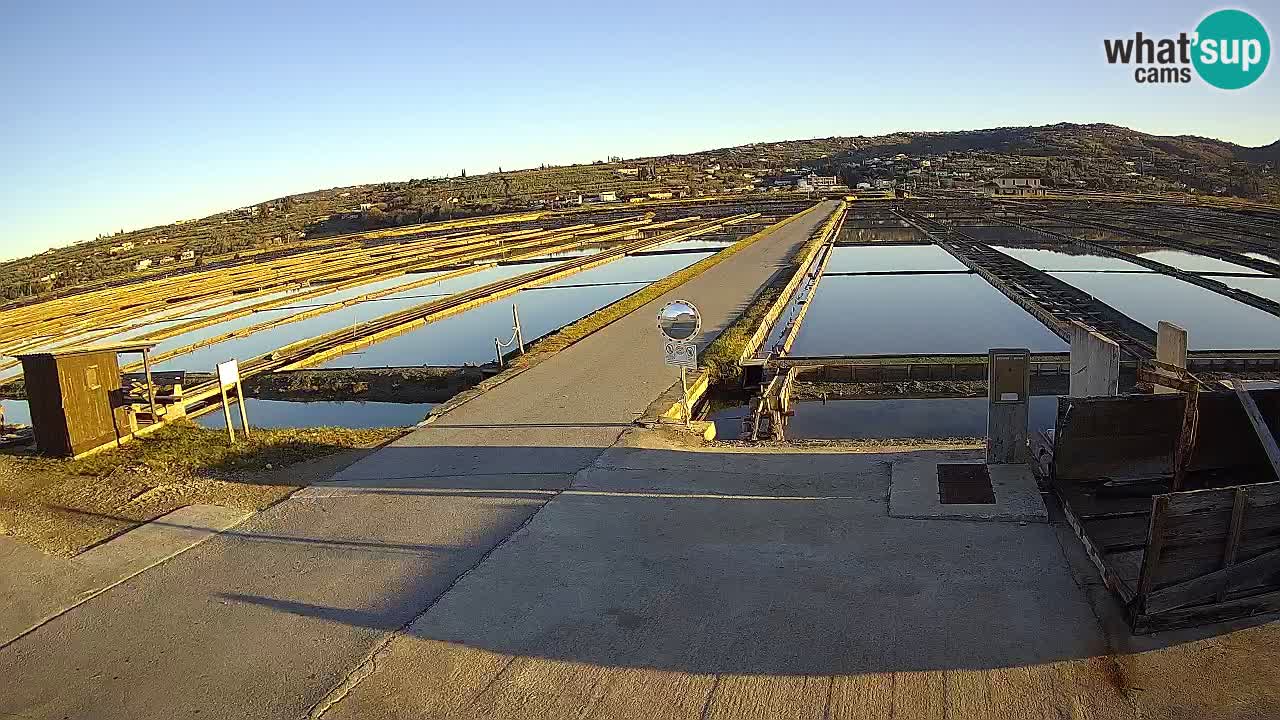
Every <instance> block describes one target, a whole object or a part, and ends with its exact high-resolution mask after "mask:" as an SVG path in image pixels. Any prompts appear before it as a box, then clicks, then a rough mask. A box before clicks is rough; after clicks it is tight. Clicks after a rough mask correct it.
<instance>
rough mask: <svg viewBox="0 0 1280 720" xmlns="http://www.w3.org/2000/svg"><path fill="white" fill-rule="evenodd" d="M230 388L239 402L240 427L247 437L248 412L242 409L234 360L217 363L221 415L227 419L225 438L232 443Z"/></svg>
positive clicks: (234, 440) (238, 379) (238, 377)
mask: <svg viewBox="0 0 1280 720" xmlns="http://www.w3.org/2000/svg"><path fill="white" fill-rule="evenodd" d="M232 388H235V391H236V399H237V400H239V402H240V427H241V428H243V429H244V436H245V437H249V413H248V412H247V411H246V410H245V409H244V389H243V388H242V387H240V364H239V363H238V362H236V361H235V360H228V361H226V362H222V363H218V390H219V392H221V393H222V417H223V418H224V419H225V420H226V421H227V438H228V439H229V440H230V441H231V444H233V445H234V444H235V442H236V431H235V428H233V427H231V406H230V404H229V402H228V400H227V391H228V390H230V389H232Z"/></svg>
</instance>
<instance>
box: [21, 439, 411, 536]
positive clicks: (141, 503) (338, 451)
mask: <svg viewBox="0 0 1280 720" xmlns="http://www.w3.org/2000/svg"><path fill="white" fill-rule="evenodd" d="M402 432H403V430H402V429H400V428H378V429H372V430H348V429H343V428H306V429H298V430H293V429H279V430H268V429H259V430H254V431H253V436H252V438H250V439H248V440H244V439H242V438H238V439H239V440H240V441H239V442H237V443H236V445H234V446H229V445H228V444H227V437H226V433H225V432H224V431H219V430H212V429H208V428H204V427H200V426H199V425H196V424H195V423H193V422H191V421H179V422H176V423H173V424H172V425H169V426H167V427H164V428H162V429H160V430H158V431H156V432H155V433H154V434H152V435H148V436H146V437H144V438H141V439H139V440H135V441H133V442H131V443H129V444H127V445H125V446H124V447H122V448H118V449H114V450H108V451H104V452H101V453H98V454H96V455H91V456H89V457H87V458H83V459H81V460H59V459H55V458H46V457H41V456H38V455H33V454H30V453H29V452H28V453H7V454H0V533H3V534H5V535H11V536H13V537H16V538H19V539H21V540H23V541H24V542H27V543H29V544H31V545H34V546H36V547H38V548H40V549H42V550H44V551H46V552H51V553H56V554H60V555H74V554H75V553H77V552H79V551H81V550H83V549H85V548H86V547H89V546H91V545H94V544H96V543H99V542H101V541H103V540H106V539H108V538H110V537H112V536H114V535H117V534H119V533H121V532H124V531H126V530H129V529H130V528H132V527H134V526H135V525H137V524H139V523H141V522H145V521H147V520H150V519H152V518H155V517H158V516H160V515H163V514H165V513H167V512H170V511H172V510H175V509H177V508H179V507H182V506H184V505H193V504H211V505H221V506H224V507H231V508H237V509H241V510H249V511H253V510H261V509H263V508H266V507H269V506H271V505H273V504H274V503H276V502H279V501H280V500H281V499H283V498H285V497H287V496H288V495H289V494H290V493H292V492H293V491H294V490H296V489H297V488H298V487H300V486H303V485H307V484H310V483H312V482H315V481H317V480H322V479H324V478H326V477H328V476H329V475H330V474H332V473H333V472H335V471H337V470H338V469H340V468H341V467H343V466H345V465H346V464H348V463H350V462H352V461H354V460H356V459H358V457H359V455H360V454H361V453H362V452H364V449H365V448H369V447H371V446H373V445H376V444H379V443H381V442H384V441H386V440H389V439H391V438H394V437H396V436H398V435H399V434H400V433H402Z"/></svg>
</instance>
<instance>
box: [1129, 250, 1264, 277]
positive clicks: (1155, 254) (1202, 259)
mask: <svg viewBox="0 0 1280 720" xmlns="http://www.w3.org/2000/svg"><path fill="white" fill-rule="evenodd" d="M1138 254H1139V255H1141V256H1142V257H1144V258H1147V259H1148V260H1155V261H1156V262H1162V263H1164V264H1165V265H1170V266H1172V267H1175V268H1177V269H1179V270H1185V271H1187V272H1197V273H1200V272H1231V273H1244V274H1246V275H1264V274H1265V273H1263V272H1262V271H1261V270H1254V269H1253V268H1247V267H1245V266H1243V265H1236V264H1235V263H1230V262H1227V261H1226V260H1219V259H1218V258H1215V257H1209V256H1207V255H1197V254H1195V253H1189V252H1184V251H1182V250H1150V251H1147V252H1141V253H1138Z"/></svg>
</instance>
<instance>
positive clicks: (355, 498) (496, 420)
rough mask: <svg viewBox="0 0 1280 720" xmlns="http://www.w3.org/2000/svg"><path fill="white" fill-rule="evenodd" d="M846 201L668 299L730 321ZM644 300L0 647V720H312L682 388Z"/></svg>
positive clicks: (812, 214) (825, 207)
mask: <svg viewBox="0 0 1280 720" xmlns="http://www.w3.org/2000/svg"><path fill="white" fill-rule="evenodd" d="M836 207H837V204H836V203H834V202H829V203H823V204H821V205H820V206H818V207H817V208H815V209H813V210H810V211H808V212H807V214H805V215H803V216H802V217H800V218H798V219H796V220H794V221H793V222H790V223H788V224H786V225H785V226H783V227H781V228H779V229H777V230H776V231H774V232H773V233H771V234H770V235H769V236H767V237H765V238H762V239H760V240H759V241H758V242H756V243H754V244H752V245H751V246H750V247H746V248H744V249H743V250H742V251H741V252H739V253H737V254H735V255H733V256H732V257H729V258H727V259H726V260H725V261H724V262H722V263H720V264H718V265H716V266H714V267H712V268H710V269H709V270H707V271H706V272H705V273H703V274H702V275H699V276H698V277H696V278H694V279H692V280H690V281H689V282H687V283H685V284H684V285H682V286H680V287H679V288H678V289H677V290H675V291H673V292H672V293H670V296H671V297H674V296H677V295H678V296H680V297H681V298H684V299H687V300H691V301H693V302H694V303H695V304H697V305H698V307H699V308H700V309H701V311H702V314H703V328H704V333H705V337H706V339H708V340H709V339H710V338H711V337H714V335H715V334H716V333H717V332H718V331H719V330H720V329H722V328H723V327H724V326H726V325H727V324H728V323H730V322H731V321H732V320H733V319H734V318H735V317H737V315H738V314H739V312H741V310H742V309H744V308H745V307H746V305H747V304H748V303H749V302H750V300H751V299H752V298H753V297H754V296H755V294H756V293H757V291H758V290H759V289H760V287H761V286H762V285H763V284H764V283H765V282H767V281H768V279H769V278H770V276H771V275H772V274H773V273H774V272H775V271H776V270H777V269H778V268H779V267H781V266H783V265H785V264H786V261H787V259H788V258H789V257H790V256H791V255H792V254H793V253H794V252H795V251H796V250H797V249H798V248H799V247H800V246H801V245H803V244H804V242H805V241H806V240H807V239H808V238H809V235H810V233H811V232H812V231H813V230H814V229H815V228H816V227H817V226H818V225H819V224H821V223H822V222H823V221H824V220H825V219H826V218H827V216H828V215H829V214H830V213H831V212H832V211H833V210H834V209H835V208H836ZM668 299H669V298H662V299H659V300H655V301H654V302H652V303H650V304H649V305H646V306H644V307H642V308H640V309H638V310H636V311H635V312H633V313H631V314H630V315H628V316H626V317H624V318H623V319H621V320H619V321H617V322H615V323H613V324H612V325H609V326H608V327H606V328H604V329H603V330H601V331H599V332H597V333H595V334H593V335H591V336H589V337H587V338H586V339H584V340H583V341H581V342H579V343H577V344H576V345H573V346H571V347H570V348H568V349H566V350H564V351H563V352H561V353H559V354H557V355H555V356H553V357H551V358H549V359H547V360H545V361H544V362H542V363H540V364H538V365H536V366H534V367H532V368H530V369H528V370H526V371H524V372H523V373H521V374H520V375H518V376H517V377H515V378H513V379H512V380H510V381H509V382H506V383H504V384H502V385H499V386H497V387H495V388H493V389H492V390H490V391H489V392H487V393H485V394H483V395H480V396H479V397H477V398H475V399H473V400H471V401H470V402H468V403H466V404H464V405H461V406H460V407H457V408H456V409H454V410H453V411H451V412H449V413H447V414H445V415H443V416H441V417H440V418H439V419H438V420H437V421H436V422H435V423H434V424H433V425H430V426H427V427H424V428H421V429H418V430H416V431H414V432H412V433H410V434H409V435H407V436H406V437H404V438H402V439H401V440H399V441H397V442H395V443H393V444H392V445H390V446H388V447H386V448H383V449H382V450H380V451H379V452H376V453H374V454H373V455H371V456H369V457H367V458H366V459H365V460H363V461H361V462H360V463H357V464H356V465H354V466H352V467H350V468H348V469H347V470H346V471H344V472H343V473H342V474H340V475H339V476H338V478H336V480H337V481H338V482H336V483H334V484H332V485H330V486H328V487H317V488H312V489H310V490H307V491H304V492H302V493H299V494H298V495H295V496H294V497H293V498H292V499H290V500H289V501H286V502H284V503H282V504H280V505H277V506H276V507H274V508H272V509H271V510H269V511H266V512H264V513H261V514H259V515H258V516H255V517H254V518H252V519H250V520H249V521H247V522H246V523H244V524H242V525H240V526H238V527H236V528H235V529H233V530H231V531H229V532H227V533H225V534H222V535H220V536H218V537H216V538H215V539H213V540H210V541H209V542H206V543H204V544H202V545H200V546H198V547H196V548H194V549H193V550H190V551H188V552H186V553H184V554H182V555H180V556H178V557H177V558H174V559H173V560H170V561H169V562H166V563H164V564H163V565H160V566H158V567H156V568H154V569H152V570H149V571H147V572H145V573H143V574H141V575H138V576H136V577H134V578H132V579H130V580H129V581H127V582H125V583H123V584H121V585H118V586H116V587H114V588H112V589H111V590H109V591H107V592H104V593H102V594H101V595H98V596H97V597H94V598H93V599H92V600H90V601H88V602H85V603H84V604H82V605H80V606H78V607H76V608H75V609H73V610H71V611H69V612H67V613H65V614H63V615H61V616H59V617H57V618H55V619H54V620H52V621H50V622H49V623H47V624H45V625H43V626H41V627H40V628H38V629H37V630H35V631H33V632H31V633H29V634H27V635H25V636H23V637H22V638H20V639H18V640H16V641H14V642H12V643H10V644H8V645H6V646H4V647H2V648H0V676H3V677H6V678H8V679H9V682H8V683H6V685H7V687H6V690H5V692H4V693H0V716H5V715H6V714H12V715H17V716H21V717H26V716H31V717H93V718H102V719H107V718H135V717H165V718H185V717H238V718H279V717H302V716H305V715H306V714H307V713H308V712H310V711H311V710H312V708H313V707H315V706H316V704H317V703H321V702H323V701H324V699H325V698H326V697H328V696H330V695H331V694H332V693H333V691H334V690H335V688H341V687H342V686H343V684H344V683H351V682H354V681H355V680H358V678H359V672H360V670H359V669H360V668H367V669H369V670H372V668H373V664H371V663H370V662H368V659H369V656H370V653H371V652H374V651H376V650H377V649H378V648H379V647H382V646H383V645H384V644H385V643H386V641H387V640H388V638H390V637H392V636H393V635H394V634H395V633H396V632H397V631H399V630H401V629H402V628H405V627H406V626H407V625H408V624H409V623H411V622H413V621H414V619H415V618H417V617H419V616H420V615H421V614H422V613H423V612H424V611H425V610H427V609H428V608H430V607H431V606H432V605H433V604H434V603H436V602H437V601H438V599H439V598H440V597H441V596H442V595H443V594H444V593H445V592H446V591H447V590H448V589H449V588H450V587H451V586H452V585H453V584H454V583H455V582H456V581H457V580H458V578H459V577H461V576H462V575H463V574H465V573H466V572H467V571H468V570H470V569H472V568H475V567H477V566H478V565H480V564H481V563H482V562H483V561H484V559H485V558H486V557H488V555H489V554H490V553H491V552H492V551H493V550H494V548H496V547H498V546H499V545H500V544H502V543H503V542H504V541H506V540H507V539H508V538H510V537H511V535H512V534H513V533H515V532H516V531H517V530H519V529H520V528H521V527H523V526H525V525H526V524H527V523H529V522H530V520H531V518H532V517H533V515H534V514H535V513H537V512H538V510H539V509H540V508H542V507H543V506H544V505H545V504H546V502H547V501H548V500H549V499H550V498H552V497H554V496H555V495H556V493H558V492H559V491H560V490H562V489H564V488H566V487H568V485H569V484H570V483H571V482H572V481H573V479H574V477H575V475H576V474H578V473H579V472H580V471H582V470H584V469H585V468H587V467H588V466H589V465H591V464H592V463H593V462H595V461H596V460H597V459H598V458H599V457H600V456H601V455H602V454H603V453H604V452H605V451H606V450H607V449H608V448H609V447H610V446H612V445H613V444H614V443H615V442H616V441H617V440H618V438H619V437H620V436H621V434H622V433H623V431H624V430H625V429H626V428H627V427H629V426H630V425H631V423H632V422H633V421H634V420H635V419H636V418H637V417H639V416H640V415H641V413H643V411H644V410H645V408H646V407H647V406H648V405H649V404H650V403H652V402H653V401H654V400H655V399H656V398H657V397H658V396H659V395H661V394H662V393H663V392H664V391H666V390H667V389H668V388H669V387H670V386H671V385H672V384H673V383H674V382H676V381H677V378H678V375H677V373H676V372H675V371H674V370H672V369H670V368H667V367H665V366H663V365H662V362H661V355H660V346H659V344H658V336H657V332H656V329H655V325H654V323H655V316H656V313H657V310H658V308H659V307H660V306H661V305H662V303H664V302H666V301H667V300H668Z"/></svg>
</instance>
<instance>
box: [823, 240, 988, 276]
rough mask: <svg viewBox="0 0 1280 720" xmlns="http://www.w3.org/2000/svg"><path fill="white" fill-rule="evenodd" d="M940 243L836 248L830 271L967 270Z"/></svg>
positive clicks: (827, 270) (829, 265)
mask: <svg viewBox="0 0 1280 720" xmlns="http://www.w3.org/2000/svg"><path fill="white" fill-rule="evenodd" d="M967 269H968V268H966V267H965V266H964V264H963V263H961V262H960V261H959V260H956V259H955V258H954V257H952V256H951V253H948V252H947V251H946V250H943V249H942V248H940V247H938V246H937V245H886V246H884V247H862V246H845V247H836V248H835V249H834V250H832V252H831V259H830V260H828V261H827V269H826V272H828V273H845V272H903V271H909V270H928V271H938V270H957V271H960V272H963V271H965V270H967Z"/></svg>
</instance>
